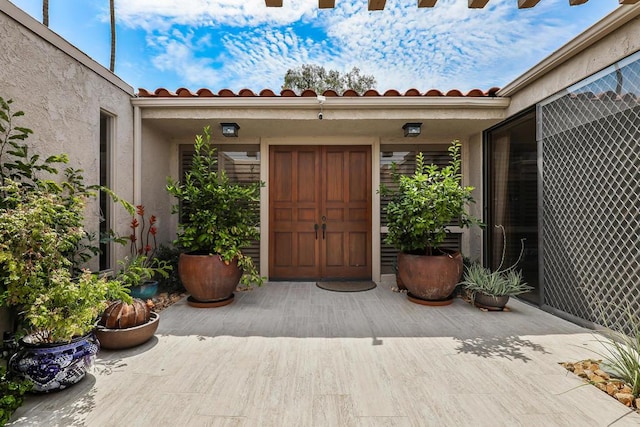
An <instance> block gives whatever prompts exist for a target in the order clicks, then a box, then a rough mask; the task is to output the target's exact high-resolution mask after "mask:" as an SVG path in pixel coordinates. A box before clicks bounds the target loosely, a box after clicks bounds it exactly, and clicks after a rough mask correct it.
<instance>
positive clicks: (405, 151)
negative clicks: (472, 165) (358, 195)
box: [380, 144, 461, 274]
mask: <svg viewBox="0 0 640 427" xmlns="http://www.w3.org/2000/svg"><path fill="white" fill-rule="evenodd" d="M448 149H449V145H448V144H442V145H426V144H403V145H381V146H380V184H381V185H383V186H385V187H386V188H389V189H391V190H395V189H397V185H396V184H395V183H394V181H393V174H392V165H393V164H394V163H395V165H396V171H397V172H398V173H401V174H403V175H410V174H412V173H413V172H414V171H415V169H416V156H417V154H418V152H422V154H423V156H424V159H425V163H426V164H434V165H437V166H439V167H444V166H447V165H448V164H449V160H450V157H449V151H448ZM390 199H391V198H390V197H389V196H381V197H380V226H381V227H382V233H381V242H382V243H381V247H380V265H381V273H382V274H393V273H395V264H396V256H397V253H398V252H397V250H396V249H395V248H394V247H393V246H391V245H387V244H386V243H384V239H385V237H386V233H385V231H386V227H387V205H388V204H389V200H390ZM451 225H453V226H455V225H456V222H453V223H452V224H451ZM460 241H461V234H460V233H450V234H449V235H447V239H446V241H445V242H444V244H443V247H444V248H447V249H454V250H460Z"/></svg>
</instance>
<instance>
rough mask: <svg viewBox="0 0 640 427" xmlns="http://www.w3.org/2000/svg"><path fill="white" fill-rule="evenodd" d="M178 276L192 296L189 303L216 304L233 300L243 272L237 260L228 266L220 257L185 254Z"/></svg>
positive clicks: (181, 256) (180, 260) (180, 263)
mask: <svg viewBox="0 0 640 427" xmlns="http://www.w3.org/2000/svg"><path fill="white" fill-rule="evenodd" d="M178 274H179V275H180V280H181V281H182V284H183V285H184V287H185V289H186V290H187V292H189V293H190V294H191V299H190V300H189V301H193V300H195V301H194V302H195V303H196V304H197V303H215V302H220V301H230V300H231V299H232V298H233V291H234V290H235V289H236V286H238V282H240V278H241V277H242V270H241V269H240V268H239V267H238V260H237V259H234V260H233V261H232V262H230V263H229V264H226V263H225V262H224V261H222V260H221V259H220V257H219V256H218V255H197V254H187V253H183V254H180V259H179V260H178ZM214 305H215V306H219V304H217V305H216V304H214ZM214 305H212V306H214ZM198 306H201V305H198Z"/></svg>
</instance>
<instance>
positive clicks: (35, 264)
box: [0, 98, 130, 342]
mask: <svg viewBox="0 0 640 427" xmlns="http://www.w3.org/2000/svg"><path fill="white" fill-rule="evenodd" d="M10 105H11V101H4V99H2V98H0V111H1V113H0V156H1V158H0V173H1V178H2V185H0V194H2V199H1V200H0V303H1V304H5V305H7V306H9V307H10V308H11V309H12V310H16V311H17V312H18V313H19V319H18V320H19V323H20V328H21V329H20V330H19V331H16V332H17V335H18V336H20V335H24V334H34V336H33V338H34V339H35V340H36V341H43V342H65V341H70V340H71V339H72V338H73V337H74V336H77V335H84V334H86V333H88V332H90V331H91V330H92V329H93V326H94V321H95V319H96V317H97V315H98V314H99V313H100V312H101V311H102V310H103V309H104V307H105V302H106V300H107V299H111V298H123V299H125V300H130V297H129V296H128V294H127V293H126V292H125V290H124V288H123V287H122V285H121V284H120V283H119V282H116V281H110V280H107V279H106V278H99V277H97V276H95V275H92V274H91V273H89V272H87V271H82V270H80V268H79V263H82V262H85V261H86V260H88V259H89V258H91V256H92V254H95V253H96V252H95V247H92V246H91V244H90V242H89V243H87V240H86V237H87V233H86V232H85V231H84V228H83V224H84V208H85V205H86V201H87V199H88V198H89V197H93V196H94V195H95V194H94V193H93V191H92V188H90V187H87V186H85V184H84V179H83V176H82V174H81V172H82V171H81V170H78V169H73V168H66V169H65V171H64V177H63V179H61V180H58V181H55V180H52V179H45V178H44V177H41V176H40V175H41V172H46V173H48V174H56V173H57V172H58V171H57V169H56V168H55V167H54V166H55V165H57V164H59V163H66V162H67V156H66V155H58V156H50V157H48V158H47V159H45V160H44V161H40V160H39V156H38V155H33V156H30V155H29V152H28V149H27V147H26V145H21V144H20V143H19V142H18V141H24V140H25V139H26V137H27V136H28V135H29V134H30V133H31V131H30V130H28V129H26V128H19V127H16V126H15V125H14V124H13V120H14V119H15V118H16V117H20V116H22V113H21V112H18V113H12V112H11V110H10Z"/></svg>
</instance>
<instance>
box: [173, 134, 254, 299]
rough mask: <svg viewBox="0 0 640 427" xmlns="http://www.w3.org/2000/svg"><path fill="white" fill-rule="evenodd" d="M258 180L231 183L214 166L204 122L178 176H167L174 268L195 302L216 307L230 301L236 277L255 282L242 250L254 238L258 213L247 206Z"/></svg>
mask: <svg viewBox="0 0 640 427" xmlns="http://www.w3.org/2000/svg"><path fill="white" fill-rule="evenodd" d="M261 185H262V184H261V183H255V184H249V185H245V184H236V183H233V182H231V181H230V179H229V177H228V176H227V174H226V173H225V172H224V170H218V168H217V161H216V152H215V148H214V147H213V145H212V144H211V135H210V132H209V127H205V128H204V136H203V135H197V136H196V140H195V145H194V155H193V163H192V166H191V169H190V170H189V171H187V173H186V174H185V176H184V181H183V182H179V181H177V180H174V179H172V178H171V177H169V178H168V184H167V191H168V192H169V194H171V195H172V196H174V197H175V198H176V199H177V200H178V202H179V203H178V204H176V205H174V207H173V213H179V214H180V224H179V230H178V237H177V240H176V241H175V242H174V244H175V245H176V246H177V247H179V248H181V250H182V251H183V253H182V254H181V255H180V259H179V263H178V273H179V275H180V279H181V280H182V283H183V284H184V287H185V288H186V290H187V291H188V292H189V293H190V294H191V296H190V297H189V298H188V300H187V301H188V303H189V304H190V305H192V306H195V307H219V306H221V305H226V304H229V303H231V302H232V301H233V291H234V290H235V289H236V286H237V285H238V283H239V282H240V280H242V283H243V284H244V285H246V286H251V285H258V286H259V285H261V284H262V282H263V280H264V278H263V277H260V275H259V273H258V271H257V269H256V267H255V266H254V264H253V261H252V260H251V258H250V257H249V256H247V255H245V254H244V253H243V252H242V249H243V248H246V247H248V246H249V245H250V244H251V242H252V241H253V240H255V239H257V238H258V237H259V232H258V228H257V226H258V221H259V218H258V215H257V213H256V212H255V210H254V209H252V208H251V205H252V204H254V203H258V202H259V200H260V187H261Z"/></svg>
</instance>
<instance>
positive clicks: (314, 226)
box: [313, 224, 320, 240]
mask: <svg viewBox="0 0 640 427" xmlns="http://www.w3.org/2000/svg"><path fill="white" fill-rule="evenodd" d="M318 228H320V226H319V225H318V224H313V231H315V232H316V240H318Z"/></svg>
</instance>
